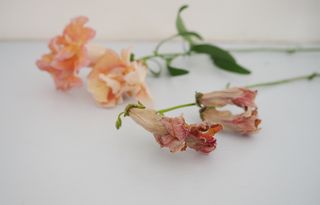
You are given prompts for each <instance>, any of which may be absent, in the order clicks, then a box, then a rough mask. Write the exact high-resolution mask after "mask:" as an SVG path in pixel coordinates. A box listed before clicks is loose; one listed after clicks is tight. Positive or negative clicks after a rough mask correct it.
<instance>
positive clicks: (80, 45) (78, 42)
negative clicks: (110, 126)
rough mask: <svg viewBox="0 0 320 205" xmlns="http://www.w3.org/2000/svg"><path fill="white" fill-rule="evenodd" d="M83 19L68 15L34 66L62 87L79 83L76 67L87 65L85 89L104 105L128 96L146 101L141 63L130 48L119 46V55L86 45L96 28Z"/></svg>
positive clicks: (145, 70)
mask: <svg viewBox="0 0 320 205" xmlns="http://www.w3.org/2000/svg"><path fill="white" fill-rule="evenodd" d="M87 22H88V18H87V17H84V16H79V17H76V18H74V19H72V20H71V22H70V23H69V24H68V25H67V26H66V27H65V29H64V30H63V33H62V35H58V36H55V37H54V38H52V39H51V40H50V42H49V45H48V47H49V50H50V52H49V53H48V54H45V55H43V56H42V57H41V59H39V60H38V61H37V62H36V64H37V66H38V67H39V68H40V69H41V70H43V71H46V72H48V73H49V74H50V75H51V76H52V78H53V80H54V82H55V86H56V88H57V89H58V90H62V91H67V90H70V89H72V88H74V87H77V86H80V85H82V84H83V82H82V80H81V78H80V77H79V71H80V70H81V69H82V68H85V67H88V68H90V73H89V75H88V82H87V87H88V91H89V92H90V93H91V94H92V96H93V98H94V99H95V100H96V102H97V103H98V104H99V105H101V106H104V107H113V106H115V105H117V104H119V103H121V102H122V101H123V98H125V97H130V96H132V97H134V98H136V99H137V100H140V101H142V102H144V103H146V104H148V103H150V101H151V98H150V94H149V91H148V89H147V86H146V84H145V77H146V72H147V68H146V66H145V65H144V63H143V62H140V61H134V60H132V59H131V51H130V49H123V50H122V51H121V54H120V55H119V54H117V53H116V52H115V51H113V50H111V49H108V48H103V47H100V46H95V45H90V44H89V41H90V40H92V39H93V38H94V36H95V33H96V32H95V30H94V29H92V28H90V27H87V26H85V24H86V23H87Z"/></svg>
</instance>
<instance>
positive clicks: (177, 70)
mask: <svg viewBox="0 0 320 205" xmlns="http://www.w3.org/2000/svg"><path fill="white" fill-rule="evenodd" d="M172 60H173V59H168V60H167V61H166V65H167V68H168V70H169V73H170V75H172V76H179V75H185V74H188V73H189V71H188V70H185V69H182V68H177V67H174V66H171V62H172Z"/></svg>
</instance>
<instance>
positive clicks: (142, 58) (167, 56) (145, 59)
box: [137, 51, 190, 61]
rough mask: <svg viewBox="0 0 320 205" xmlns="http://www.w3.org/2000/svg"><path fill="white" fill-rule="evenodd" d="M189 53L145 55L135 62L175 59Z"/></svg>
mask: <svg viewBox="0 0 320 205" xmlns="http://www.w3.org/2000/svg"><path fill="white" fill-rule="evenodd" d="M189 54H190V52H189V51H187V52H180V53H161V54H159V53H158V54H151V55H146V56H142V57H140V58H138V59H137V60H141V61H147V60H149V59H152V58H158V57H160V58H176V57H179V56H185V55H189Z"/></svg>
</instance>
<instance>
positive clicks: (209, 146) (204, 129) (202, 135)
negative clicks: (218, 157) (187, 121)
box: [186, 123, 222, 153]
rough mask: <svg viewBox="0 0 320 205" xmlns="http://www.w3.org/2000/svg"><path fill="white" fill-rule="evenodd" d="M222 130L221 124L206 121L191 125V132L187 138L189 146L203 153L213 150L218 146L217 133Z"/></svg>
mask: <svg viewBox="0 0 320 205" xmlns="http://www.w3.org/2000/svg"><path fill="white" fill-rule="evenodd" d="M220 130H222V126H221V125H219V124H214V125H209V124H206V123H202V124H197V125H191V126H190V134H189V136H188V137H187V139H186V143H187V146H188V147H190V148H192V149H195V150H196V151H199V152H203V153H210V152H212V151H213V150H214V149H215V148H216V146H217V140H216V139H215V136H214V135H215V134H216V133H217V132H219V131H220Z"/></svg>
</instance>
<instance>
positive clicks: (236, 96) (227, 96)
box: [197, 88, 256, 108]
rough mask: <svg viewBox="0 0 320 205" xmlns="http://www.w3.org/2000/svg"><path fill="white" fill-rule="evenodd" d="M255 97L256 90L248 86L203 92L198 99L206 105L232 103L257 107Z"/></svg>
mask: <svg viewBox="0 0 320 205" xmlns="http://www.w3.org/2000/svg"><path fill="white" fill-rule="evenodd" d="M255 97H256V91H251V90H249V89H247V88H229V89H225V90H221V91H213V92H209V93H204V94H201V95H200V96H199V98H198V99H197V101H198V102H199V103H200V104H201V105H202V106H205V107H209V106H213V107H222V106H225V105H227V104H230V105H237V106H239V107H242V108H245V107H250V106H251V107H255V103H254V100H255Z"/></svg>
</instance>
